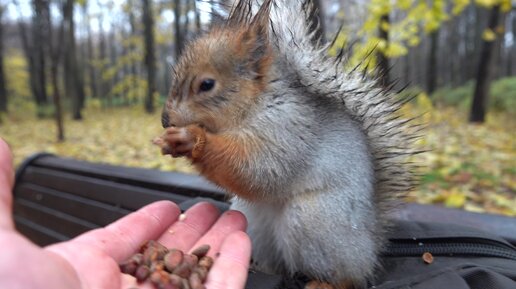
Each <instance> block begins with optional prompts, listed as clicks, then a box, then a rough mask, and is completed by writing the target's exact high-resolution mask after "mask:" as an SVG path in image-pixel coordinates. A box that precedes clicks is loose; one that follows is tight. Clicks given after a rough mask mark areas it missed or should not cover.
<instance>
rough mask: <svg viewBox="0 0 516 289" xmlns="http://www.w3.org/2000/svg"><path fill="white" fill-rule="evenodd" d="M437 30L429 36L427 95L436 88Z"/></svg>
mask: <svg viewBox="0 0 516 289" xmlns="http://www.w3.org/2000/svg"><path fill="white" fill-rule="evenodd" d="M439 30H440V29H439V28H438V29H436V30H434V31H433V32H432V33H431V34H430V52H429V53H428V65H427V69H428V70H427V75H426V77H427V86H426V90H427V93H428V95H431V94H432V93H433V92H434V91H435V89H436V88H437V49H438V47H439Z"/></svg>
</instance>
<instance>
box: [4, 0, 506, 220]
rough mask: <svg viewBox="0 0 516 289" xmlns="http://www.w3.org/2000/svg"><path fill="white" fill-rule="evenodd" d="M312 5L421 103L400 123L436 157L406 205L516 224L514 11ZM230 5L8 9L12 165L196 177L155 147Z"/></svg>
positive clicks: (323, 1) (326, 33) (502, 5)
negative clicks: (190, 68)
mask: <svg viewBox="0 0 516 289" xmlns="http://www.w3.org/2000/svg"><path fill="white" fill-rule="evenodd" d="M314 3H315V4H316V5H317V6H318V7H319V13H318V15H314V17H315V19H321V20H322V21H321V24H322V25H320V27H319V32H318V33H320V35H321V36H322V38H323V39H325V41H333V46H332V47H333V48H332V50H331V53H332V54H339V53H341V51H344V53H347V55H348V56H347V62H346V63H345V64H343V65H346V66H348V67H350V68H351V67H355V66H358V69H362V70H364V71H366V72H367V73H369V74H371V75H375V74H377V75H380V82H381V83H382V85H385V86H387V87H391V88H392V89H394V90H401V92H400V95H401V96H408V97H411V96H414V98H413V100H412V101H410V102H409V103H407V104H406V105H405V106H404V107H403V109H402V113H403V114H404V115H405V116H406V117H416V116H417V117H418V118H417V120H416V121H418V122H421V123H423V124H424V125H425V126H426V128H425V131H424V133H423V135H422V137H421V138H420V139H419V140H418V141H417V143H416V145H417V146H419V147H421V149H423V150H427V151H428V152H426V153H423V154H420V155H418V156H415V157H414V158H415V160H414V161H416V162H418V163H420V164H421V171H420V172H419V173H420V174H421V178H420V185H419V186H417V187H416V188H415V189H414V191H413V192H412V193H411V194H410V195H409V197H408V201H414V202H420V203H434V204H442V205H444V206H448V207H454V208H463V209H466V210H469V211H475V212H489V213H499V214H505V215H510V216H516V144H515V136H516V2H515V1H511V0H476V1H473V0H435V1H431V0H389V1H382V0H364V1H360V0H315V1H314ZM221 5H225V4H224V1H222V3H215V1H194V0H125V1H124V0H0V137H2V138H4V139H6V140H7V142H8V143H9V144H10V146H11V148H12V150H13V152H14V157H15V164H16V165H19V164H20V162H21V161H22V160H23V159H25V158H26V157H28V156H30V155H31V154H34V153H36V152H41V151H46V152H51V153H55V154H57V155H60V156H67V157H73V158H77V159H83V160H88V161H94V162H103V163H110V164H116V165H123V166H135V167H145V168H152V169H159V170H168V171H169V170H173V171H182V172H188V173H195V171H194V170H193V168H192V167H191V166H189V165H188V163H187V161H185V160H183V159H170V158H168V157H167V158H165V157H162V156H161V155H160V153H159V149H157V148H156V147H153V146H152V145H151V141H150V140H151V139H153V138H154V137H155V136H158V135H159V134H160V133H161V131H162V128H161V123H160V112H161V106H162V105H163V103H164V101H165V99H166V97H167V95H168V89H169V85H170V78H171V67H172V66H173V65H174V63H175V60H176V59H177V56H178V55H179V54H180V52H181V50H182V49H183V47H184V45H185V43H187V41H188V40H189V39H191V38H193V37H195V35H196V34H198V33H202V31H204V30H206V29H208V28H209V26H210V25H211V24H212V23H213V22H214V21H215V20H216V19H217V15H218V14H223V12H222V10H221V9H220V6H221ZM226 5H227V4H226ZM343 49H344V50H343ZM380 72H382V73H380ZM402 88H404V89H402Z"/></svg>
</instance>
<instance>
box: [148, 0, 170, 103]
mask: <svg viewBox="0 0 516 289" xmlns="http://www.w3.org/2000/svg"><path fill="white" fill-rule="evenodd" d="M142 1H143V26H144V39H145V66H146V68H147V97H146V98H145V111H146V112H148V113H153V112H154V92H155V91H156V80H155V78H156V77H155V75H156V63H155V62H156V60H155V59H156V57H155V55H154V53H155V52H154V19H153V16H152V3H151V1H152V0H142ZM176 21H177V18H176Z"/></svg>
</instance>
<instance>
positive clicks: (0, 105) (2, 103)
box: [0, 6, 8, 121]
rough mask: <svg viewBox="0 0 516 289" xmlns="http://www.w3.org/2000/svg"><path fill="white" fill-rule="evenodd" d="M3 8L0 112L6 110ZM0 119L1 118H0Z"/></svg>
mask: <svg viewBox="0 0 516 289" xmlns="http://www.w3.org/2000/svg"><path fill="white" fill-rule="evenodd" d="M4 11H5V8H4V7H3V6H0V112H7V102H8V99H7V87H6V83H5V74H4V34H3V32H4V31H3V30H4V29H3V28H4V21H3V16H4ZM0 121H1V120H0Z"/></svg>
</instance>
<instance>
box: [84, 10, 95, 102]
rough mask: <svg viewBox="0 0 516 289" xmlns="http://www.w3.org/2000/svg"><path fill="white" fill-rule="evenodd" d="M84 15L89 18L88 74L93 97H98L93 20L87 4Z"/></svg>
mask: <svg viewBox="0 0 516 289" xmlns="http://www.w3.org/2000/svg"><path fill="white" fill-rule="evenodd" d="M84 17H86V18H87V20H86V33H87V39H86V41H87V47H88V50H87V51H88V52H87V53H88V64H87V67H88V75H89V78H90V83H89V84H90V90H91V97H92V98H98V90H97V73H96V72H95V66H94V65H93V62H94V61H95V51H94V49H93V39H92V37H93V36H92V33H91V25H90V24H91V22H90V19H89V16H88V11H87V5H84Z"/></svg>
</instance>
